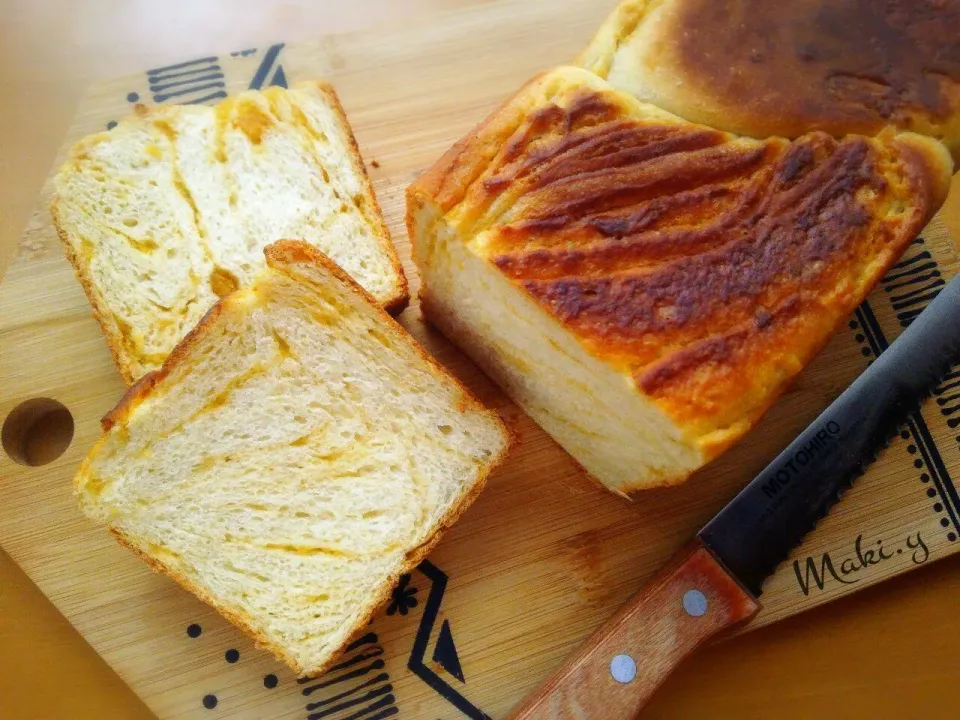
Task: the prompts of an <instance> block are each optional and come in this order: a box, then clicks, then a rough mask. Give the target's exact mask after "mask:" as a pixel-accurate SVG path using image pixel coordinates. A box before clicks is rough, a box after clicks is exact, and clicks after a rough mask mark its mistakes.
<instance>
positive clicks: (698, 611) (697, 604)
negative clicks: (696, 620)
mask: <svg viewBox="0 0 960 720" xmlns="http://www.w3.org/2000/svg"><path fill="white" fill-rule="evenodd" d="M683 610H684V612H686V613H687V615H689V616H690V617H701V616H703V615H706V614H707V596H706V595H704V594H703V593H702V592H700V591H699V590H687V591H686V592H685V593H684V594H683Z"/></svg>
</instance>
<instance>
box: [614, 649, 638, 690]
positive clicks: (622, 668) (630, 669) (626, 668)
mask: <svg viewBox="0 0 960 720" xmlns="http://www.w3.org/2000/svg"><path fill="white" fill-rule="evenodd" d="M610 674H611V675H612V676H613V679H614V680H616V681H617V682H618V683H623V684H626V683H628V682H630V681H631V680H633V679H634V678H635V677H636V676H637V663H635V662H634V660H633V658H632V657H630V656H629V655H614V656H613V660H611V661H610Z"/></svg>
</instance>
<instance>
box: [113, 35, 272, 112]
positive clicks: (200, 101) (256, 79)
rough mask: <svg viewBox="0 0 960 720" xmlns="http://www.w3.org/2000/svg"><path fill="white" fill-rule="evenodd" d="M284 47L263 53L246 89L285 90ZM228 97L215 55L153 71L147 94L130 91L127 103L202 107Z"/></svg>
mask: <svg viewBox="0 0 960 720" xmlns="http://www.w3.org/2000/svg"><path fill="white" fill-rule="evenodd" d="M283 47H284V44H283V43H276V44H274V45H271V46H270V47H268V48H267V49H266V50H265V51H264V52H263V53H262V59H261V60H260V62H259V63H258V64H257V66H256V68H255V69H254V70H253V72H252V73H251V75H250V83H249V85H248V87H249V88H250V89H252V90H260V89H262V88H264V87H269V86H272V85H279V86H280V87H287V75H286V73H285V72H284V70H283V66H282V65H281V64H280V62H279V61H280V54H281V51H282V50H283ZM258 52H259V51H258V50H257V48H248V49H246V50H236V51H234V52H232V53H230V57H231V58H235V59H244V58H248V57H253V56H256V55H257V54H258ZM226 97H227V77H226V74H225V73H224V70H223V64H222V63H221V60H220V58H218V57H217V56H215V55H210V56H208V57H203V58H197V59H196V60H187V61H185V62H180V63H174V64H173V65H166V66H164V67H159V68H153V69H151V70H147V72H146V91H145V92H144V91H143V90H131V91H130V92H128V93H127V95H126V100H127V102H128V103H130V104H131V105H135V104H137V103H140V102H152V103H153V104H157V105H159V104H163V103H167V102H169V103H176V104H180V105H204V104H211V103H215V102H218V101H220V100H223V99H224V98H226ZM116 125H117V121H116V120H111V121H110V122H108V123H107V130H112V129H113V128H115V127H116Z"/></svg>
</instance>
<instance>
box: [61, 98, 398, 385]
mask: <svg viewBox="0 0 960 720" xmlns="http://www.w3.org/2000/svg"><path fill="white" fill-rule="evenodd" d="M55 190H56V194H55V196H54V199H53V203H52V206H51V209H52V213H53V219H54V223H55V224H56V227H57V230H58V232H59V234H60V237H61V239H62V241H63V244H64V246H65V248H66V252H67V256H68V258H69V259H70V261H71V262H72V263H73V265H74V268H75V269H76V272H77V276H78V277H79V279H80V282H81V283H82V284H83V286H84V289H85V290H86V292H87V295H88V297H89V299H90V302H91V304H92V305H93V308H94V312H95V315H96V317H97V319H98V320H99V322H100V324H101V326H102V328H103V331H104V334H105V335H106V338H107V342H108V344H109V346H110V349H111V351H112V353H113V356H114V359H115V360H116V363H117V365H118V366H119V368H120V372H121V374H122V375H123V377H124V379H125V380H126V381H127V382H128V383H132V382H133V381H134V380H136V379H137V378H139V377H140V376H141V375H143V374H144V373H146V372H149V371H151V370H155V369H157V368H158V367H159V366H160V364H161V363H162V362H163V360H164V358H166V356H167V354H168V353H169V352H170V351H171V350H172V349H173V347H174V345H176V344H177V343H178V342H179V341H180V340H181V339H182V338H183V336H184V335H186V334H187V332H188V331H189V330H190V329H191V328H192V327H193V326H194V325H196V324H197V322H198V321H199V320H200V318H201V317H203V314H204V313H205V312H206V311H207V310H208V309H209V308H210V306H211V305H213V303H214V302H216V300H217V298H218V297H222V296H223V295H225V294H227V293H229V292H231V291H232V290H234V289H236V288H237V287H239V286H242V285H246V284H247V283H249V282H251V281H252V280H253V278H254V276H255V275H256V273H257V272H258V271H259V270H260V269H261V268H262V267H263V249H264V247H266V245H267V244H269V243H272V242H275V241H276V240H278V239H280V238H297V239H299V240H304V241H306V242H308V243H310V244H311V245H314V246H315V247H317V248H318V249H320V250H321V251H322V252H323V253H324V254H326V255H327V256H329V257H330V258H332V259H333V260H334V262H336V263H337V264H338V265H340V267H342V268H343V269H344V270H346V271H347V273H349V274H350V275H351V276H352V277H353V278H354V279H355V280H356V281H357V282H358V283H360V285H362V286H363V287H364V289H366V290H367V291H368V292H369V293H370V294H371V295H373V297H374V298H376V300H377V302H378V303H380V304H381V305H383V306H384V307H386V308H388V309H390V310H395V311H399V310H401V309H402V308H403V307H404V306H405V305H406V302H407V283H406V279H405V278H404V276H403V271H402V269H401V267H400V263H399V261H398V259H397V255H396V252H395V250H394V248H393V245H392V244H391V242H390V237H389V234H388V231H387V228H386V225H385V224H384V221H383V218H382V216H381V213H380V208H379V206H378V205H377V200H376V198H375V197H374V194H373V189H372V187H371V185H370V180H369V178H368V177H367V174H366V170H365V168H364V165H363V160H362V159H361V157H360V154H359V151H358V149H357V144H356V141H355V140H354V137H353V133H352V132H351V130H350V126H349V124H348V123H347V118H346V116H345V115H344V112H343V109H342V108H341V106H340V103H339V101H338V100H337V96H336V94H335V93H334V91H333V88H331V87H330V86H329V85H327V84H325V83H322V82H306V83H300V84H298V85H295V86H294V87H292V88H291V89H289V90H285V89H283V88H278V87H272V88H269V89H268V90H265V91H263V92H255V91H250V92H244V93H241V94H240V95H238V96H237V97H234V98H230V99H228V100H225V101H223V102H222V103H220V104H219V105H217V106H215V107H203V106H196V105H184V106H158V107H154V108H149V109H148V108H145V107H142V106H138V112H137V115H136V116H135V117H132V118H130V119H127V120H124V121H122V122H121V123H120V124H119V125H117V127H115V128H114V129H113V130H111V131H109V132H102V133H98V134H96V135H92V136H90V137H87V138H85V139H84V140H81V141H80V142H79V143H77V144H76V145H75V146H74V147H73V149H72V150H71V152H70V156H69V158H68V160H67V162H66V163H65V164H64V165H63V167H62V168H61V169H60V171H59V172H58V174H57V176H56V179H55Z"/></svg>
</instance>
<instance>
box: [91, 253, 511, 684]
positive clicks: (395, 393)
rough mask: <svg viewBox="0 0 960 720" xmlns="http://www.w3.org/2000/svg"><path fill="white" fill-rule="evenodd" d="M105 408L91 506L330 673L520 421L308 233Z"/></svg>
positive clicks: (238, 618) (270, 257) (239, 619)
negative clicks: (443, 360)
mask: <svg viewBox="0 0 960 720" xmlns="http://www.w3.org/2000/svg"><path fill="white" fill-rule="evenodd" d="M266 259H267V264H268V267H266V268H265V269H263V270H262V271H261V272H260V273H259V274H258V275H257V276H256V277H255V278H254V279H253V281H252V282H251V283H249V285H248V286H247V287H245V288H242V289H240V290H238V291H237V292H234V293H232V294H230V295H228V296H227V297H225V298H224V299H222V300H221V301H219V302H218V303H217V304H216V305H214V307H213V309H212V310H211V311H210V312H209V313H208V314H207V315H206V317H205V318H204V319H203V320H202V321H201V323H200V324H199V326H198V327H197V328H196V329H195V330H193V331H192V332H191V333H190V334H189V335H187V337H186V338H185V339H184V340H183V342H181V343H180V344H179V345H178V346H177V347H176V348H175V349H174V351H173V352H172V353H171V354H170V356H169V358H168V359H167V361H166V362H165V363H164V365H163V367H162V369H161V370H159V371H158V372H155V373H151V374H150V375H147V376H146V377H144V378H143V379H142V380H140V382H138V383H137V384H136V385H135V386H133V387H132V388H130V390H129V391H128V392H127V395H126V396H125V397H124V398H123V400H122V401H121V402H120V403H119V405H118V406H117V407H116V408H115V409H114V410H113V411H112V412H111V413H110V414H109V415H108V416H107V417H106V418H104V422H103V427H104V434H103V436H102V438H101V439H100V440H99V442H97V444H96V445H95V446H94V447H93V449H92V450H91V451H90V453H89V455H88V457H87V458H86V460H85V461H84V462H83V464H82V466H81V468H80V470H79V472H78V474H77V477H76V481H75V482H76V489H77V494H78V497H79V501H80V505H81V507H82V509H83V510H84V512H85V513H86V514H87V515H89V516H90V517H91V518H93V519H95V520H98V521H100V522H103V523H107V524H108V526H109V528H110V530H111V532H112V533H113V534H114V535H115V536H116V537H117V539H118V540H119V541H120V542H121V543H123V544H124V545H127V546H129V547H130V548H132V549H133V550H134V551H136V552H137V553H138V554H139V555H141V556H142V557H143V558H144V559H145V560H146V561H147V562H148V563H149V564H150V565H152V566H153V567H154V568H155V569H157V570H161V571H164V572H166V573H169V574H170V575H171V576H172V577H173V578H174V579H175V580H176V581H177V582H179V583H180V584H181V585H183V586H184V587H185V588H187V589H188V590H190V591H191V592H193V593H195V594H196V595H197V596H198V597H200V598H201V599H202V600H204V601H206V602H208V603H209V604H211V605H212V606H213V607H215V608H216V609H217V610H218V611H219V612H221V613H222V614H223V615H224V616H225V617H227V618H228V619H229V620H231V621H232V622H234V623H235V624H237V625H238V626H240V627H241V628H243V629H245V630H246V631H247V632H249V633H250V634H251V635H252V636H253V637H254V638H256V640H257V641H258V643H259V644H260V645H262V646H263V647H266V648H268V649H270V650H272V651H273V652H274V653H276V655H277V656H278V657H280V658H281V659H283V660H284V661H286V662H287V663H288V664H289V665H290V666H291V667H292V668H293V669H294V670H295V671H296V672H298V673H303V674H306V675H315V674H318V673H320V672H321V671H323V669H324V668H325V667H326V666H327V665H328V664H329V663H330V662H331V660H332V659H333V658H334V657H335V656H336V654H337V653H338V651H339V650H340V649H341V648H342V647H343V646H344V645H345V644H346V643H347V642H349V640H350V638H351V636H352V635H353V634H354V632H355V631H357V630H360V629H361V628H362V627H363V626H364V624H365V623H366V622H367V620H368V619H369V617H370V615H371V613H373V611H374V610H375V609H376V608H377V606H378V605H380V604H381V602H383V601H384V600H386V599H387V597H388V596H389V593H390V590H391V588H392V586H393V585H394V583H395V582H396V581H397V579H398V578H399V577H400V575H401V574H403V573H404V572H407V571H408V570H410V569H411V568H412V567H414V566H415V565H416V564H417V563H418V562H419V561H420V559H421V558H423V557H424V556H425V555H426V554H427V552H428V551H429V550H430V548H432V547H433V546H434V545H435V544H436V542H437V540H438V538H439V537H440V533H441V531H443V530H444V529H445V528H447V527H449V526H450V525H451V524H452V523H453V522H454V521H455V520H456V519H457V517H458V516H459V515H460V514H461V513H462V512H463V511H464V509H465V508H466V507H467V506H468V505H469V504H470V503H471V502H472V501H473V499H474V498H475V497H476V496H477V494H478V493H479V492H480V490H481V488H482V487H483V485H484V481H485V478H486V477H487V475H488V474H489V473H490V471H491V470H492V469H493V468H494V467H495V466H496V465H497V464H498V463H500V461H501V460H502V459H503V457H504V455H505V453H506V452H507V448H508V446H509V444H510V440H511V437H510V434H509V432H508V431H507V429H506V428H505V427H504V425H503V423H502V422H501V420H500V419H499V417H498V416H497V414H496V413H494V412H492V411H489V410H486V409H485V408H484V407H482V406H481V405H480V404H479V402H478V401H477V400H476V399H474V398H473V397H472V396H471V394H470V393H469V392H468V391H467V390H466V389H464V388H463V387H462V386H461V385H460V384H459V383H458V382H457V381H456V380H455V379H454V378H453V377H451V376H450V375H449V374H448V373H447V372H446V371H444V370H443V369H442V368H441V367H440V366H439V365H438V364H437V363H436V362H434V361H433V360H432V359H431V358H430V357H429V356H428V355H427V354H426V353H425V351H424V350H423V348H421V347H420V346H419V345H418V344H417V342H416V341H415V340H414V339H413V338H412V337H410V335H408V334H407V333H406V332H405V331H404V330H403V329H402V328H401V327H400V325H398V324H397V323H396V322H395V321H394V320H393V319H392V318H391V317H390V316H389V315H387V314H386V313H385V312H384V311H383V310H381V309H380V308H378V307H376V306H375V305H374V304H373V303H372V302H371V301H370V298H369V297H368V296H366V295H365V293H364V292H363V291H362V290H361V289H360V288H359V287H358V286H356V285H355V284H354V283H353V282H351V281H350V279H349V278H348V277H347V276H346V275H345V274H344V273H343V272H342V271H341V270H340V268H338V267H337V266H336V265H334V264H333V263H332V262H330V261H329V260H327V259H326V258H325V257H323V256H322V255H321V254H320V253H318V252H317V251H316V250H315V249H313V248H312V247H311V246H309V245H307V244H305V243H301V242H288V241H285V242H280V243H277V244H275V245H272V246H270V247H268V248H267V249H266Z"/></svg>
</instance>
